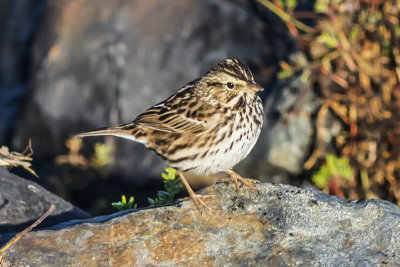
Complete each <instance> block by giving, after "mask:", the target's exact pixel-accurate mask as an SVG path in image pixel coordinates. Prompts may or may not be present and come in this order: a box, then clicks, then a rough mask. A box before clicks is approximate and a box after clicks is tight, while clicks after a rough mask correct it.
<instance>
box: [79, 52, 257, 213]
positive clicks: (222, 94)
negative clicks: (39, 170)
mask: <svg viewBox="0 0 400 267" xmlns="http://www.w3.org/2000/svg"><path fill="white" fill-rule="evenodd" d="M262 90H263V89H262V88H261V87H260V86H259V85H258V84H257V83H256V82H255V81H254V78H253V75H252V73H251V72H250V69H249V68H248V67H247V66H245V65H244V64H243V63H241V62H240V61H239V60H237V59H226V60H223V61H221V62H220V63H219V64H218V65H217V66H216V67H215V68H212V69H211V70H210V71H208V72H207V73H206V74H204V75H203V76H202V77H201V78H199V79H197V80H194V81H192V82H190V83H188V84H186V85H185V86H184V87H183V88H181V89H180V90H178V91H177V92H176V93H175V94H173V95H172V96H170V97H169V98H168V99H166V100H165V101H162V102H161V103H158V104H157V105H155V106H153V107H151V108H149V109H148V110H147V111H145V112H144V113H143V114H141V115H139V116H138V117H137V118H136V119H135V120H134V121H133V122H132V123H128V124H123V125H120V126H112V127H107V128H103V129H99V130H95V131H91V132H86V133H81V134H78V136H79V137H85V136H100V135H114V136H119V137H123V138H127V139H130V140H133V141H136V142H139V143H142V144H144V145H145V146H146V147H147V148H149V149H151V150H153V151H154V152H155V153H156V154H158V155H159V156H160V157H161V158H163V159H164V160H165V161H167V162H168V164H169V165H170V166H172V167H174V168H176V169H177V170H178V173H179V177H180V178H181V180H182V182H183V184H184V186H185V187H186V189H187V191H188V193H189V195H190V197H191V198H192V199H193V201H194V203H195V205H196V206H197V208H198V210H199V211H200V212H201V209H200V206H201V205H203V206H205V207H207V206H206V205H205V203H204V202H203V201H202V199H201V198H202V196H201V195H197V194H196V193H194V192H193V190H192V189H191V188H190V186H189V184H188V183H187V181H186V179H185V177H184V175H183V173H182V172H189V173H194V174H197V175H209V174H215V173H218V172H221V171H225V172H227V173H228V174H229V175H230V176H231V179H232V180H233V181H234V182H235V185H236V189H238V185H237V180H240V181H241V182H242V183H243V184H245V185H246V186H248V187H251V188H252V189H255V187H254V186H252V185H251V184H250V182H249V181H250V179H245V178H242V177H240V176H239V175H238V174H236V173H235V172H234V171H232V170H231V168H232V167H233V166H235V165H236V164H237V163H238V162H239V161H241V160H242V159H244V158H245V157H246V156H247V155H248V154H249V152H250V150H251V149H252V148H253V146H254V145H255V143H256V141H257V139H258V136H259V134H260V131H261V126H262V123H263V116H264V115H263V114H264V111H263V105H262V102H261V100H260V98H259V96H258V95H257V92H259V91H262ZM255 190H256V189H255ZM207 208H208V207H207Z"/></svg>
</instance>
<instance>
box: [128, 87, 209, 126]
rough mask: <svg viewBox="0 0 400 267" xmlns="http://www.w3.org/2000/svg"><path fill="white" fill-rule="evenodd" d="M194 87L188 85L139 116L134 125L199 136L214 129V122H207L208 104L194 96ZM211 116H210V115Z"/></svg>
mask: <svg viewBox="0 0 400 267" xmlns="http://www.w3.org/2000/svg"><path fill="white" fill-rule="evenodd" d="M193 89H194V88H193V86H191V84H188V85H186V86H185V87H183V88H182V89H181V90H179V91H178V92H177V93H176V94H174V95H172V96H171V97H169V98H168V99H167V100H165V101H163V102H161V103H159V104H157V105H155V106H153V107H151V108H150V109H148V110H147V111H145V112H144V113H143V114H141V115H139V116H138V117H137V118H136V119H135V120H134V121H133V123H135V124H138V125H141V126H142V127H146V128H151V129H153V130H157V131H161V132H175V133H176V132H178V133H179V132H181V133H182V132H185V133H193V134H199V133H202V132H204V131H206V130H207V129H210V127H212V124H213V121H214V120H207V118H205V116H206V114H205V113H204V111H206V110H209V109H208V108H207V107H206V106H210V105H209V104H207V103H202V102H201V100H200V99H199V98H198V97H196V96H195V95H194V94H193ZM209 116H210V115H209Z"/></svg>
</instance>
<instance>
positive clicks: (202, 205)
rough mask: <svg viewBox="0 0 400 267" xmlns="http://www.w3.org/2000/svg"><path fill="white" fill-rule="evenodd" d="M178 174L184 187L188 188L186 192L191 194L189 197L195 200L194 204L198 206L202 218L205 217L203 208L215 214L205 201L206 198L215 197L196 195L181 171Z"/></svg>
mask: <svg viewBox="0 0 400 267" xmlns="http://www.w3.org/2000/svg"><path fill="white" fill-rule="evenodd" d="M178 174H179V177H180V178H181V181H182V183H183V185H184V186H185V187H186V190H187V191H188V193H189V197H190V198H191V199H192V200H193V202H194V204H195V205H196V208H197V210H198V211H199V213H200V216H202V215H203V208H206V209H207V210H208V211H211V212H213V211H214V210H213V209H211V208H210V207H209V206H207V204H206V203H205V202H204V201H203V199H204V200H205V199H206V198H210V197H213V196H207V195H205V196H203V195H198V194H196V193H195V192H194V191H193V190H192V188H191V187H190V185H189V183H188V182H187V181H186V178H185V176H184V175H183V173H182V172H181V171H178Z"/></svg>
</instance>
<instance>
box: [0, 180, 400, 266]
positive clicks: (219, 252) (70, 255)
mask: <svg viewBox="0 0 400 267" xmlns="http://www.w3.org/2000/svg"><path fill="white" fill-rule="evenodd" d="M257 188H258V190H259V191H260V194H258V195H257V194H256V193H255V192H254V191H251V190H248V189H245V188H241V190H240V192H239V193H236V191H235V188H234V186H233V184H232V183H231V184H226V183H221V184H217V185H215V186H212V187H208V188H206V189H205V190H203V191H202V194H205V195H213V197H211V198H207V199H206V203H207V204H208V205H209V207H210V208H212V209H213V212H210V213H205V214H204V215H203V217H200V216H199V214H198V212H197V211H196V209H195V207H194V204H193V203H192V201H184V202H182V203H180V204H177V205H172V206H167V207H160V208H153V209H143V210H137V211H131V212H124V213H119V214H116V215H113V216H103V217H99V218H94V219H89V220H83V221H74V222H71V223H64V224H62V225H58V226H54V227H52V228H50V229H48V230H41V231H36V232H30V233H28V234H26V235H25V236H24V237H23V238H21V239H20V240H19V241H18V242H17V243H15V244H14V245H13V246H12V247H10V248H9V249H8V250H7V251H6V252H5V255H4V263H5V265H6V266H22V265H30V266H54V265H60V266H65V265H73V266H111V265H113V266H382V265H387V266H396V265H397V266H398V265H400V208H399V207H397V206H395V205H394V204H392V203H389V202H387V201H382V200H367V201H347V200H344V199H341V198H337V197H332V196H329V195H326V194H324V193H322V192H320V191H317V190H314V189H300V188H296V187H293V186H289V185H272V184H259V185H257ZM8 238H9V236H5V235H3V236H1V237H0V241H1V242H3V243H4V242H5V241H6V240H7V239H8Z"/></svg>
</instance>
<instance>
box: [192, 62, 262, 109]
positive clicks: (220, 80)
mask: <svg viewBox="0 0 400 267" xmlns="http://www.w3.org/2000/svg"><path fill="white" fill-rule="evenodd" d="M200 81H201V82H202V83H204V85H205V87H207V88H208V89H209V90H210V92H211V95H212V96H214V97H215V98H217V99H218V101H219V102H222V103H224V102H225V103H226V104H228V102H230V101H231V100H233V99H234V98H236V97H238V96H242V95H244V94H246V95H255V94H256V93H257V92H260V91H262V90H263V88H262V87H261V86H259V85H258V84H257V83H256V82H255V81H254V78H253V74H252V73H251V71H250V69H249V68H248V67H247V66H246V65H244V64H243V63H242V62H240V61H239V60H238V59H236V58H228V59H225V60H223V61H221V62H220V63H219V64H218V65H217V66H216V67H214V68H212V69H211V70H210V71H208V72H207V73H206V74H205V75H204V76H203V77H202V78H201V80H200Z"/></svg>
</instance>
